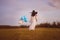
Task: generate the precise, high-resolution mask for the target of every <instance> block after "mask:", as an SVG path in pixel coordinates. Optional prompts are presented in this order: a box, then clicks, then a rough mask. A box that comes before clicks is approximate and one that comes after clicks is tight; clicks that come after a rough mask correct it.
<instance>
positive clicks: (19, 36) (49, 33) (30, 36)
mask: <svg viewBox="0 0 60 40" xmlns="http://www.w3.org/2000/svg"><path fill="white" fill-rule="evenodd" d="M0 40H60V28H36V29H35V30H34V31H32V30H31V31H30V30H28V28H10V29H0Z"/></svg>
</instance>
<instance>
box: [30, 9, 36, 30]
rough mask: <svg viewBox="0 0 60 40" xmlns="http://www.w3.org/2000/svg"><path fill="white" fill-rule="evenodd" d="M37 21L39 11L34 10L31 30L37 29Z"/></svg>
mask: <svg viewBox="0 0 60 40" xmlns="http://www.w3.org/2000/svg"><path fill="white" fill-rule="evenodd" d="M36 23H37V12H35V10H33V11H32V14H31V24H30V27H29V30H35V26H36Z"/></svg>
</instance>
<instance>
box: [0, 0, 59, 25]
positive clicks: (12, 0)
mask: <svg viewBox="0 0 60 40" xmlns="http://www.w3.org/2000/svg"><path fill="white" fill-rule="evenodd" d="M32 10H36V11H37V12H38V23H44V22H50V23H51V22H53V21H56V22H60V0H0V25H19V24H18V20H19V19H20V16H24V15H26V16H27V17H28V19H30V14H31V13H30V12H32Z"/></svg>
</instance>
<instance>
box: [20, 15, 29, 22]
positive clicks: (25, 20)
mask: <svg viewBox="0 0 60 40" xmlns="http://www.w3.org/2000/svg"><path fill="white" fill-rule="evenodd" d="M20 20H23V21H24V22H27V21H28V20H27V17H26V16H22V17H21V18H20Z"/></svg>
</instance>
